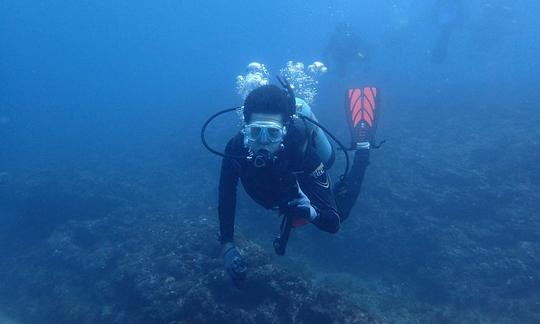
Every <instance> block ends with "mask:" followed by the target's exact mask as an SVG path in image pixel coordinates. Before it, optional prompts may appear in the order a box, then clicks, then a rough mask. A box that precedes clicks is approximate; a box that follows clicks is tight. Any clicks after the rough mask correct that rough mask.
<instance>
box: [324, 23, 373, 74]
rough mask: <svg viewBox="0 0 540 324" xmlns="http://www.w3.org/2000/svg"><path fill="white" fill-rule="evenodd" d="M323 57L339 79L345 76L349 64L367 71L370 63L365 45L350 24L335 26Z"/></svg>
mask: <svg viewBox="0 0 540 324" xmlns="http://www.w3.org/2000/svg"><path fill="white" fill-rule="evenodd" d="M324 57H325V60H326V61H329V62H330V64H329V66H330V68H332V69H334V70H335V71H336V72H337V74H338V75H339V76H340V77H345V76H347V72H348V71H349V70H350V65H351V64H354V63H355V62H356V63H357V64H361V65H363V66H364V68H365V69H367V68H368V65H369V62H370V54H369V49H368V47H367V45H366V43H365V42H364V41H363V40H362V39H361V38H360V36H358V34H356V33H355V32H354V30H353V28H352V25H351V24H350V23H341V24H339V25H337V27H336V29H335V30H334V32H333V33H332V35H331V36H330V40H329V41H328V44H327V45H326V48H325V50H324Z"/></svg>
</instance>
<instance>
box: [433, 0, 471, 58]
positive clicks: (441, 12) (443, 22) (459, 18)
mask: <svg viewBox="0 0 540 324" xmlns="http://www.w3.org/2000/svg"><path fill="white" fill-rule="evenodd" d="M432 14H433V20H434V23H435V27H436V29H437V36H436V39H435V43H434V45H433V47H432V49H431V51H430V55H431V61H432V62H433V63H443V62H444V61H445V59H446V54H447V52H448V44H449V42H450V38H451V36H452V34H453V33H454V31H455V30H456V28H457V27H458V26H459V25H461V24H462V23H463V21H464V19H465V7H464V4H463V1H462V0H436V1H435V3H434V6H433V11H432Z"/></svg>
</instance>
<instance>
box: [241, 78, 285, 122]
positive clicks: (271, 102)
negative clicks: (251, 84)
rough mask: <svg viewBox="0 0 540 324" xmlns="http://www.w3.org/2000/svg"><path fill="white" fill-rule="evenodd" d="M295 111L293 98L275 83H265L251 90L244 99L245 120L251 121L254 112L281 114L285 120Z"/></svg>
mask: <svg viewBox="0 0 540 324" xmlns="http://www.w3.org/2000/svg"><path fill="white" fill-rule="evenodd" d="M294 112H295V107H294V106H293V105H291V100H290V99H289V96H288V95H287V92H285V91H284V90H283V89H281V88H279V87H278V86H275V85H271V84H269V85H264V86H261V87H258V88H256V89H254V90H253V91H251V92H250V93H249V94H248V96H247V98H246V100H245V101H244V120H245V121H246V122H249V121H250V118H251V115H252V114H253V113H264V114H280V115H281V116H282V117H283V120H287V119H289V118H290V117H291V116H292V115H293V114H294Z"/></svg>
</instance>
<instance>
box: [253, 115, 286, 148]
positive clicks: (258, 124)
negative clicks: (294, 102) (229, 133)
mask: <svg viewBox="0 0 540 324" xmlns="http://www.w3.org/2000/svg"><path fill="white" fill-rule="evenodd" d="M243 132H244V136H245V138H246V140H247V144H248V145H249V147H250V149H251V150H252V151H254V152H257V151H261V150H265V151H268V153H271V154H275V153H277V152H278V151H279V150H280V148H281V144H282V143H283V139H284V137H285V127H284V125H283V117H282V116H281V115H280V114H265V113H253V114H252V115H251V118H250V121H249V123H248V124H246V126H245V127H244V130H243Z"/></svg>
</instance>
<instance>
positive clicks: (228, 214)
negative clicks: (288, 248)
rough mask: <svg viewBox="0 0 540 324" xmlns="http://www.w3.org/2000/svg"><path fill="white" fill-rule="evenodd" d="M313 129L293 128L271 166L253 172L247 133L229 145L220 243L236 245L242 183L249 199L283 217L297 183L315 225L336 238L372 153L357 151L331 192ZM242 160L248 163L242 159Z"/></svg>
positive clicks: (221, 195)
mask: <svg viewBox="0 0 540 324" xmlns="http://www.w3.org/2000/svg"><path fill="white" fill-rule="evenodd" d="M312 130H313V128H312V126H310V125H307V122H305V121H303V120H296V121H295V122H294V123H293V124H292V125H290V126H289V130H288V133H287V136H286V138H285V140H284V143H283V144H284V149H283V150H282V151H280V152H279V153H278V155H277V159H276V160H275V162H273V163H268V164H267V165H266V166H264V167H255V166H254V165H253V163H252V162H250V161H248V160H247V159H246V158H245V157H246V156H247V154H248V151H247V149H246V148H245V147H244V140H243V134H241V133H238V134H237V135H236V136H235V137H233V138H232V139H231V140H230V141H229V142H228V144H227V147H226V149H225V153H226V154H227V155H229V156H234V157H238V158H233V157H226V158H224V159H223V162H222V165H221V177H220V182H219V207H218V212H219V221H220V241H221V242H222V243H225V242H232V241H233V234H234V218H235V217H234V216H235V209H236V191H237V185H238V179H240V180H241V181H242V185H243V186H244V189H245V190H246V192H247V193H248V194H249V196H250V197H251V198H252V199H253V200H255V201H256V202H257V203H258V204H260V205H261V206H263V207H265V208H267V209H275V210H279V211H281V212H285V210H286V209H287V208H288V205H287V204H288V202H289V201H291V200H293V199H295V198H298V197H299V193H298V184H299V185H300V188H301V189H302V191H303V192H304V193H305V194H306V196H307V197H308V198H309V200H310V201H311V205H312V206H313V208H314V209H315V210H316V211H317V214H318V217H317V218H316V219H315V220H314V221H313V222H312V223H313V224H314V225H315V226H317V227H318V228H319V229H321V230H323V231H327V232H330V233H335V232H337V231H338V229H339V227H340V223H341V222H342V221H343V220H344V219H345V218H346V217H348V215H349V213H350V210H351V209H352V206H353V205H354V203H355V201H356V198H357V197H358V195H359V193H360V187H361V183H362V179H363V176H364V172H365V169H366V167H367V165H368V164H369V150H364V151H363V152H357V154H356V155H355V161H354V163H353V166H352V169H351V172H349V176H348V177H347V181H346V182H344V181H340V182H339V183H338V184H337V185H336V188H335V193H334V191H333V190H332V183H331V180H330V177H329V176H328V173H327V172H326V168H325V165H324V164H323V162H322V161H321V159H320V158H319V156H318V155H317V148H316V147H314V144H313V143H314V141H312V140H309V139H310V138H312V137H311V136H312V135H313V132H312ZM242 157H244V158H242Z"/></svg>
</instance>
